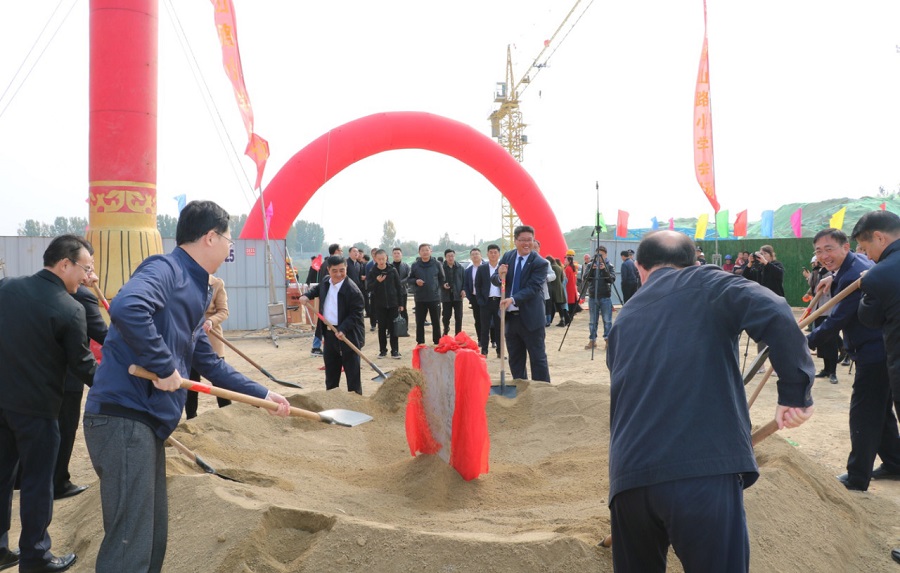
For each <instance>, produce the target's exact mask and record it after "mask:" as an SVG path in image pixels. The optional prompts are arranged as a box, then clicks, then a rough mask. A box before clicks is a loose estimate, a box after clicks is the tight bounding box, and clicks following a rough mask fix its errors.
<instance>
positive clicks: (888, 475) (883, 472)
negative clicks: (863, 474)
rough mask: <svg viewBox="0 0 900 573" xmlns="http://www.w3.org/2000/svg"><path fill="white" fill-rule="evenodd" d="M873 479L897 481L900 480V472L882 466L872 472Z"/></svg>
mask: <svg viewBox="0 0 900 573" xmlns="http://www.w3.org/2000/svg"><path fill="white" fill-rule="evenodd" d="M872 479H896V480H900V472H892V471H891V470H889V469H887V468H886V467H884V464H881V465H880V466H878V467H877V468H875V469H874V470H872Z"/></svg>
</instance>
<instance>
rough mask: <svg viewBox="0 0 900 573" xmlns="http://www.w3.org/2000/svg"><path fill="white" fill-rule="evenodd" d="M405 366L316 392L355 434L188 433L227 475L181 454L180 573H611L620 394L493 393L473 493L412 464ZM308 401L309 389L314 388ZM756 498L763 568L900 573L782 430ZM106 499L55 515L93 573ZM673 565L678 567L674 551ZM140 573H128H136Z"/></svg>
mask: <svg viewBox="0 0 900 573" xmlns="http://www.w3.org/2000/svg"><path fill="white" fill-rule="evenodd" d="M419 380H420V374H419V373H417V372H414V371H412V370H409V369H399V370H398V371H396V372H395V373H394V375H393V376H392V377H391V378H390V379H389V380H388V382H387V383H385V384H384V385H383V386H381V387H380V388H379V389H378V391H377V392H376V393H374V395H372V396H371V397H362V396H357V395H356V394H351V393H347V392H344V391H336V392H328V393H326V392H324V391H309V392H307V393H305V394H301V395H297V396H293V397H292V398H291V402H292V403H293V404H294V405H295V406H299V407H303V408H308V409H313V410H320V409H330V408H346V409H350V410H356V411H361V412H365V413H367V414H370V415H372V416H373V418H374V420H373V421H372V422H369V423H366V424H363V425H360V426H356V427H354V428H345V427H339V426H332V425H328V424H322V423H317V422H310V421H306V420H302V419H297V418H292V419H289V420H284V419H281V418H276V417H273V416H268V415H266V414H264V413H262V412H260V411H259V410H256V409H254V408H251V407H248V406H244V405H242V404H235V405H234V406H232V407H228V408H224V409H213V410H209V411H207V412H205V413H203V414H202V415H201V416H199V417H198V418H196V419H194V420H192V421H190V422H186V423H183V424H182V425H181V426H180V427H179V429H178V430H177V431H176V433H175V437H176V438H178V439H179V440H181V441H182V442H184V443H185V444H186V445H187V446H188V447H190V448H192V449H194V450H195V451H196V452H197V453H199V454H200V455H202V456H203V458H204V459H205V460H206V461H207V462H208V463H210V465H212V466H213V467H215V468H216V469H217V470H218V471H219V472H221V473H222V474H225V475H228V476H231V477H234V478H236V479H239V480H241V481H242V482H244V483H236V482H232V481H227V480H224V479H222V478H219V477H216V476H213V475H209V474H203V473H201V472H200V471H199V470H198V469H197V468H196V467H195V466H194V465H193V464H192V463H191V462H189V461H187V460H186V459H185V458H183V457H181V456H180V455H179V454H178V453H177V452H176V451H174V450H173V449H171V448H169V449H168V450H167V452H168V456H169V458H168V459H169V471H168V473H169V478H168V487H169V499H170V528H169V548H168V553H167V558H166V566H165V570H166V571H176V572H180V571H189V572H207V571H216V572H223V573H224V572H229V573H231V572H254V573H282V572H306V571H309V572H313V571H315V572H322V571H326V572H327V571H335V572H338V571H339V572H353V571H366V572H401V571H403V572H405V571H424V572H432V571H433V572H436V573H437V572H462V571H478V572H510V573H511V572H516V573H521V572H528V571H535V572H544V571H549V572H553V571H559V572H567V573H579V572H585V573H586V572H592V573H593V572H596V571H610V570H611V569H612V567H611V561H610V553H609V550H608V549H601V548H598V547H597V546H596V545H597V543H598V541H600V540H601V539H602V538H603V537H604V536H605V535H606V533H608V532H609V512H608V509H607V505H606V492H607V455H606V450H607V444H608V441H609V434H608V424H607V422H606V421H607V420H608V414H609V412H608V409H609V390H608V387H607V386H605V385H598V384H591V385H586V384H580V383H575V382H566V383H563V384H560V385H554V386H549V385H545V384H536V383H535V384H531V385H529V384H528V383H527V382H523V381H517V384H518V386H519V395H518V397H517V398H515V399H513V400H510V399H507V398H499V397H492V398H490V400H489V401H488V406H487V414H488V420H489V424H490V433H491V460H490V473H488V474H487V475H484V476H482V477H481V478H479V479H476V480H474V481H471V482H466V481H464V480H463V479H462V478H460V476H459V475H458V474H457V473H456V472H455V471H454V470H452V469H451V468H450V467H448V466H447V465H446V464H445V463H444V462H442V461H441V460H440V459H439V457H438V456H419V457H416V458H413V457H411V456H410V454H409V450H408V447H407V445H406V439H405V429H404V410H403V406H404V404H405V397H406V393H407V392H408V391H409V389H410V388H411V387H412V385H413V384H416V383H418V381H419ZM305 392H306V391H305ZM757 453H758V456H759V461H760V464H761V466H762V476H761V478H760V480H759V481H758V482H757V484H756V485H754V486H753V487H752V488H750V489H749V490H747V495H746V500H747V514H748V518H749V522H750V532H751V543H752V560H751V565H752V569H753V570H754V571H787V570H792V569H796V570H803V571H882V570H883V571H892V569H891V567H892V565H891V564H890V563H889V562H888V560H887V559H885V557H886V555H885V552H884V548H885V547H887V546H889V541H888V540H887V539H886V538H885V536H886V535H887V534H886V533H885V531H886V530H888V529H889V527H888V525H887V524H890V523H892V522H893V520H894V519H895V517H894V515H893V510H888V509H884V508H882V507H880V506H879V504H877V503H875V502H874V500H867V498H866V497H865V496H858V495H857V496H853V495H851V494H849V493H848V492H846V491H844V490H843V488H842V487H841V486H840V485H839V484H838V483H837V482H836V481H835V480H834V478H833V477H832V476H831V475H830V474H829V473H828V472H826V471H825V470H824V469H822V467H821V466H819V465H817V464H815V463H814V462H811V461H810V460H809V459H808V458H806V456H805V455H804V454H803V453H802V452H800V451H798V450H797V449H796V448H793V447H791V446H790V445H788V444H787V443H786V442H785V441H784V440H782V439H781V438H779V437H778V436H775V437H773V438H770V439H769V440H768V441H766V442H764V443H763V444H761V445H760V446H759V447H758V448H757ZM99 493H100V492H99V488H98V487H92V488H90V489H89V490H88V491H87V492H86V493H85V494H83V495H81V496H78V497H77V498H73V499H71V500H68V501H67V502H66V503H65V504H57V513H56V515H55V519H54V527H53V534H54V540H53V541H54V548H66V549H67V550H75V551H77V552H78V554H79V562H78V566H77V567H76V568H75V569H74V570H75V571H91V570H93V565H94V560H95V559H96V553H97V549H98V546H99V542H100V539H101V536H102V523H101V513H100V499H99ZM670 564H671V567H670V570H673V571H680V570H681V569H680V566H679V564H678V563H677V559H675V558H674V556H673V555H671V554H670ZM125 570H127V566H126V567H125V568H124V569H123V571H125Z"/></svg>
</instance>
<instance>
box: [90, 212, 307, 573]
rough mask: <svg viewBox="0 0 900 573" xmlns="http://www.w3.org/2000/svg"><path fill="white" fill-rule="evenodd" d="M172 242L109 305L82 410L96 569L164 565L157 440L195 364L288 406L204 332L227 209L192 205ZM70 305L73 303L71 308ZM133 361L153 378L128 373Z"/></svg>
mask: <svg viewBox="0 0 900 573" xmlns="http://www.w3.org/2000/svg"><path fill="white" fill-rule="evenodd" d="M175 239H176V242H177V244H178V246H177V247H176V248H175V250H174V251H173V252H172V253H171V254H168V255H157V256H152V257H149V258H147V259H145V260H144V261H143V262H142V263H141V264H140V266H138V268H137V269H136V270H135V271H134V274H133V275H132V277H131V279H129V281H128V282H127V283H125V285H124V286H123V287H122V288H121V289H120V290H119V292H118V294H117V295H116V296H115V298H114V299H113V302H112V305H111V307H110V311H109V314H110V318H111V320H112V323H111V325H110V327H109V333H108V334H107V336H106V343H105V344H104V345H103V362H102V363H101V364H100V366H99V368H98V369H97V374H96V376H95V377H94V385H93V386H92V387H91V389H90V391H89V392H88V397H87V402H86V403H85V407H84V412H85V413H84V437H85V441H86V442H87V447H88V453H89V454H90V456H91V462H92V463H93V465H94V470H95V471H96V472H97V475H98V476H100V501H101V503H102V505H103V529H104V536H103V541H102V542H101V544H100V551H99V553H98V555H97V571H98V573H105V572H109V573H112V572H119V571H122V570H123V569H125V570H128V571H135V572H137V571H141V572H143V571H151V572H156V571H160V570H161V569H162V565H163V560H164V558H165V554H166V536H167V531H168V499H167V494H166V454H165V447H164V446H165V441H166V439H167V438H168V437H169V436H170V435H171V434H172V432H173V431H174V430H175V426H177V425H178V422H179V421H180V420H181V413H182V411H183V410H184V403H185V400H186V399H187V391H186V390H184V389H182V388H181V382H182V379H184V380H187V379H188V375H189V374H190V370H191V368H192V367H193V368H194V369H195V370H197V371H198V372H200V374H201V375H202V376H203V377H205V378H207V379H208V380H210V381H211V382H213V383H214V384H215V385H216V386H219V387H222V388H226V389H228V390H234V391H237V392H242V393H244V394H250V395H252V396H255V397H257V398H266V399H268V400H271V401H272V402H275V403H277V404H278V405H279V407H278V410H277V414H278V415H281V416H287V415H288V413H289V411H290V410H289V407H290V405H289V404H288V401H287V400H286V399H285V398H284V397H283V396H281V395H279V394H276V393H274V392H270V391H268V390H267V389H266V388H265V387H264V386H262V385H260V384H257V383H256V382H254V381H252V380H250V379H249V378H247V377H246V376H244V375H243V374H241V373H239V372H237V371H236V370H235V369H234V368H232V367H231V366H229V365H228V364H226V363H225V361H224V360H223V359H222V358H220V357H219V356H218V355H217V354H216V352H215V351H214V350H213V348H212V346H211V345H210V343H209V338H207V335H206V331H204V330H203V323H204V322H205V321H206V309H207V308H208V307H209V302H210V298H211V296H212V293H211V292H210V290H209V275H210V274H212V273H215V272H216V270H217V269H218V268H219V265H221V264H222V262H223V261H224V260H225V258H226V257H227V256H228V254H229V252H230V249H231V246H232V244H233V243H232V240H231V237H230V236H229V231H228V213H227V212H225V210H224V209H222V208H221V207H219V206H218V205H216V204H215V203H213V202H212V201H191V202H190V203H188V204H187V205H186V206H185V207H184V209H182V210H181V214H180V215H179V217H178V228H177V230H176V237H175ZM76 304H77V303H76ZM131 364H136V365H138V366H143V367H144V368H146V369H147V370H149V371H151V372H154V373H155V374H156V375H157V376H158V377H159V378H158V379H157V380H154V381H152V382H151V381H149V380H144V379H143V378H137V377H135V376H131V375H130V374H129V373H128V367H129V366H130V365H131Z"/></svg>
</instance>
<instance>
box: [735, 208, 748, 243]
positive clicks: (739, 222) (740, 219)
mask: <svg viewBox="0 0 900 573" xmlns="http://www.w3.org/2000/svg"><path fill="white" fill-rule="evenodd" d="M734 236H735V237H746V236H747V210H746V209H744V210H743V211H741V212H740V213H738V214H737V219H735V220H734Z"/></svg>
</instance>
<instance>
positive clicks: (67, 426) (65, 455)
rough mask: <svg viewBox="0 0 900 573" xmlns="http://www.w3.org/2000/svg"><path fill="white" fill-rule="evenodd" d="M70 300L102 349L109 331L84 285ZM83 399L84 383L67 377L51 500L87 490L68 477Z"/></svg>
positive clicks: (60, 417) (89, 333) (90, 335)
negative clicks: (75, 304)
mask: <svg viewBox="0 0 900 573" xmlns="http://www.w3.org/2000/svg"><path fill="white" fill-rule="evenodd" d="M72 296H73V297H74V298H75V300H77V301H78V302H79V303H81V306H83V307H84V317H85V321H86V322H87V335H88V338H90V339H91V340H93V341H94V342H96V343H97V344H100V345H102V344H103V341H104V340H106V332H107V330H109V328H108V327H107V326H106V322H105V321H104V320H103V316H102V315H101V314H100V306H99V301H98V300H97V297H96V296H94V293H92V292H91V289H89V288H88V287H86V286H84V285H80V286H79V287H78V290H77V291H75V294H73V295H72ZM83 397H84V382H82V381H81V380H80V379H78V377H77V376H75V375H74V374H72V373H71V372H69V373H67V374H66V388H65V392H64V393H63V402H62V407H61V408H60V410H59V453H58V454H57V456H56V471H55V472H54V473H53V499H63V498H66V497H72V496H75V495H78V494H79V493H81V492H83V491H84V490H86V489H87V488H88V486H86V485H75V484H73V483H72V482H71V481H70V478H71V476H70V475H69V460H70V459H71V458H72V448H73V446H74V445H75V434H76V433H77V432H78V423H79V422H80V421H81V399H82V398H83Z"/></svg>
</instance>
